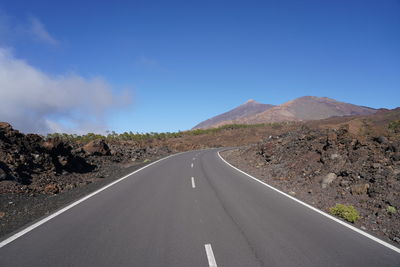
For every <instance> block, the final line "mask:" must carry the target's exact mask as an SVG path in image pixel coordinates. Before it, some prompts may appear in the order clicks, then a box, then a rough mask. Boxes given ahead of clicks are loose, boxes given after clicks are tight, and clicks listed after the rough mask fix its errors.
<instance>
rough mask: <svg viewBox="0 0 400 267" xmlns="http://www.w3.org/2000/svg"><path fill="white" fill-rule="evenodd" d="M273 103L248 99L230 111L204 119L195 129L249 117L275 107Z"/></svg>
mask: <svg viewBox="0 0 400 267" xmlns="http://www.w3.org/2000/svg"><path fill="white" fill-rule="evenodd" d="M273 107H274V106H273V105H269V104H261V103H259V102H257V101H254V100H252V99H250V100H248V101H246V102H245V103H244V104H242V105H240V106H238V107H236V108H234V109H232V110H230V111H228V112H225V113H222V114H220V115H218V116H215V117H212V118H210V119H208V120H206V121H203V122H201V123H199V124H197V125H196V126H195V127H193V129H206V128H213V127H217V126H220V125H222V124H226V123H224V122H226V121H232V120H237V119H240V118H243V117H249V116H252V115H255V114H257V113H261V112H264V111H266V110H268V109H270V108H273Z"/></svg>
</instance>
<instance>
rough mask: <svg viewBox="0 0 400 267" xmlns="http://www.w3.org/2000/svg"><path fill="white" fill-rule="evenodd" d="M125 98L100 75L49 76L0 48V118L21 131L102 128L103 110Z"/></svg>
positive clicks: (97, 130)
mask: <svg viewBox="0 0 400 267" xmlns="http://www.w3.org/2000/svg"><path fill="white" fill-rule="evenodd" d="M126 100H127V101H130V97H129V96H126V95H125V96H124V97H122V96H116V95H115V94H113V92H112V90H111V87H110V85H109V84H107V82H106V81H104V80H103V79H102V78H99V77H97V78H92V79H87V78H83V77H81V76H78V75H76V74H67V75H59V76H51V75H48V74H46V73H44V72H43V71H40V70H38V69H36V68H34V67H33V66H31V65H29V64H28V63H27V62H25V61H23V60H21V59H17V58H15V57H14V56H13V55H12V54H11V52H10V51H9V50H7V49H3V48H0V121H6V122H10V123H11V124H12V125H13V126H14V127H15V128H16V129H19V130H21V131H23V132H35V133H48V132H56V131H57V132H60V131H63V132H77V133H83V132H88V131H94V132H101V131H105V130H106V125H105V123H104V114H105V112H106V111H107V110H109V109H111V108H115V107H117V106H119V105H121V104H126V103H127V102H126Z"/></svg>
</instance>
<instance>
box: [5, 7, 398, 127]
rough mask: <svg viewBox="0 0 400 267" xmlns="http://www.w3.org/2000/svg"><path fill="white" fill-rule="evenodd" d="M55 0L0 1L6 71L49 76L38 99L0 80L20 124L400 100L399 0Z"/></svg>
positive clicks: (99, 122) (389, 104)
mask: <svg viewBox="0 0 400 267" xmlns="http://www.w3.org/2000/svg"><path fill="white" fill-rule="evenodd" d="M63 2H64V3H61V1H18V0H13V1H4V0H3V1H2V2H1V3H0V48H2V49H3V50H4V51H5V52H4V54H5V55H4V57H3V63H4V62H5V63H4V64H3V72H5V71H7V70H8V69H11V68H12V69H13V70H15V69H18V71H15V73H16V74H15V76H16V77H19V76H22V75H19V73H20V72H21V73H27V72H26V71H25V72H24V71H19V68H17V67H16V66H19V67H20V69H23V70H26V69H29V73H30V72H34V73H35V75H33V76H35V77H36V78H35V79H34V82H32V81H31V80H26V81H25V82H24V83H23V82H22V81H21V88H22V87H23V88H27V89H24V90H30V89H29V88H28V87H29V86H30V84H32V83H34V84H37V86H35V87H34V88H33V89H32V90H31V92H32V94H33V93H35V92H36V90H38V91H40V90H42V89H41V86H42V85H43V84H46V85H47V86H50V87H51V86H52V85H54V84H55V85H56V86H55V87H54V88H56V89H54V88H53V87H52V88H48V89H46V90H45V91H44V92H42V91H40V95H41V96H43V97H40V98H39V99H37V100H35V99H32V101H38V103H37V105H34V104H32V103H30V101H29V99H31V98H32V97H31V96H29V98H28V95H27V94H25V93H24V94H23V95H24V97H25V98H26V99H25V100H24V102H23V103H21V101H22V100H21V99H22V98H21V97H19V96H15V95H14V96H12V97H11V96H10V93H9V92H11V91H14V92H16V91H18V90H17V89H15V88H14V87H15V86H14V87H13V86H11V85H10V83H11V82H8V83H5V84H6V86H4V85H3V86H2V88H0V92H1V91H3V93H4V94H3V101H7V103H8V104H9V106H10V107H9V108H8V109H7V110H5V109H3V110H1V109H0V116H2V117H3V118H4V119H3V120H5V119H8V120H10V121H11V122H12V123H14V124H16V125H17V126H19V125H20V127H24V125H27V123H28V122H27V119H26V118H27V117H29V118H30V119H29V121H35V122H36V124H35V125H33V126H31V127H30V128H29V129H26V131H38V132H40V131H45V130H49V129H51V130H54V129H60V130H67V131H71V130H72V131H73V130H76V128H80V130H81V131H83V132H84V131H89V130H93V131H96V130H97V131H102V130H104V129H105V128H107V129H110V130H116V131H117V132H123V131H129V130H132V131H138V132H148V131H177V130H186V129H190V128H191V127H193V126H194V125H196V124H197V123H198V122H200V121H202V120H204V119H207V118H209V117H211V116H214V115H217V114H219V113H222V112H225V111H227V110H228V109H231V108H233V107H235V106H237V105H239V104H241V103H243V102H245V101H246V100H248V99H250V98H251V99H255V100H257V101H259V102H263V103H269V104H281V103H283V102H286V101H288V100H291V99H294V98H296V97H300V96H304V95H315V96H327V97H331V98H334V99H337V100H339V101H344V102H350V103H354V104H359V105H365V106H371V107H375V108H378V107H386V108H394V107H397V106H400V101H399V99H400V1H397V0H360V1H355V0H335V1H320V0H315V1H311V0H292V1H286V0H279V1H278V0H276V1H107V3H106V1H63ZM20 61H23V64H22V63H21V64H14V63H15V62H20ZM24 64H25V65H24ZM0 71H1V70H0ZM0 74H1V73H0ZM27 76H29V75H27ZM1 77H5V76H4V75H3V76H0V85H2V84H1V79H2V78H1ZM8 77H9V76H8ZM42 79H43V80H45V82H43V81H42ZM65 84H67V85H65ZM7 86H9V87H7ZM96 86H99V87H100V88H102V89H100V91H101V92H99V93H98V91H97V89H96V88H97V87H96ZM13 88H14V89H13ZM85 88H90V89H85ZM6 90H7V91H8V93H5V91H6ZM21 90H22V89H21ZM57 90H58V91H57ZM62 90H65V91H66V92H71V93H68V94H65V95H61V96H58V98H55V99H53V98H51V97H49V95H58V92H59V91H62ZM84 91H85V92H84ZM80 92H82V94H80ZM4 95H5V96H4ZM69 97H70V98H72V99H69ZM82 98H83V99H84V101H81V100H78V99H82ZM4 99H6V100H4ZM10 99H14V100H15V99H16V100H15V101H16V102H15V105H14V106H19V107H21V106H24V107H25V106H26V108H25V109H23V111H18V112H19V113H18V114H19V115H18V116H17V115H15V116H11V115H9V113H10V112H9V110H10V109H12V108H11V104H13V103H14V102H12V101H11V100H10ZM44 99H46V101H47V102H46V101H45V100H44ZM62 99H65V103H64V101H63V100H62ZM75 99H76V101H74V100H75ZM109 99H112V100H110V101H108V100H109ZM52 101H59V102H63V104H62V105H61V104H60V105H58V104H57V105H55V104H54V103H53V102H52ZM43 107H46V108H43ZM93 109H96V111H95V112H93V111H92V110H93ZM28 115H29V116H28ZM30 116H31V117H30ZM35 116H36V117H35ZM21 117H23V118H24V119H25V120H22V119H21ZM0 120H2V119H1V118H0ZM39 122H43V123H42V124H40V123H39ZM44 125H47V126H44ZM49 125H52V126H51V127H50V126H49ZM43 127H45V128H43ZM46 127H47V128H46Z"/></svg>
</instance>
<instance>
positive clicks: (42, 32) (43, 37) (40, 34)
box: [29, 17, 57, 45]
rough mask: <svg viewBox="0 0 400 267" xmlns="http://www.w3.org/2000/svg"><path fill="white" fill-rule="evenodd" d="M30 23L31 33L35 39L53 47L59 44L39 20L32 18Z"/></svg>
mask: <svg viewBox="0 0 400 267" xmlns="http://www.w3.org/2000/svg"><path fill="white" fill-rule="evenodd" d="M29 23H30V25H29V32H30V33H31V34H32V35H33V37H34V38H35V39H37V40H39V41H42V42H45V43H48V44H51V45H55V44H57V40H56V39H54V38H53V37H52V36H51V35H50V33H49V32H48V31H47V30H46V28H45V26H44V25H43V23H42V22H41V21H40V20H39V19H38V18H35V17H30V18H29Z"/></svg>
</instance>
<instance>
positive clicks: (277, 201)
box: [0, 150, 400, 267]
mask: <svg viewBox="0 0 400 267" xmlns="http://www.w3.org/2000/svg"><path fill="white" fill-rule="evenodd" d="M192 177H193V179H192ZM3 244H4V243H3ZM216 265H217V266H219V267H221V266H228V267H235V266H239V267H245V266H400V254H399V253H398V252H396V251H394V250H392V249H389V248H387V247H385V246H383V245H382V244H379V243H377V242H375V241H374V240H371V239H369V238H367V237H365V236H363V235H361V234H359V233H357V232H355V231H353V230H351V229H349V228H346V227H344V226H343V225H340V224H339V223H337V222H335V221H333V220H331V219H329V218H327V217H325V216H322V215H321V214H319V213H317V212H315V211H313V210H311V209H309V208H307V207H305V206H303V205H301V204H299V203H297V202H295V201H293V200H292V199H290V198H288V197H286V196H284V195H282V194H280V193H278V192H276V191H274V190H272V189H270V188H268V187H266V186H263V185H262V184H260V183H258V182H257V181H255V180H252V179H250V178H249V177H247V176H245V175H244V174H242V173H240V172H238V171H237V170H235V169H233V168H231V167H230V166H228V165H227V164H225V163H224V162H223V161H222V160H221V159H220V158H219V156H218V155H217V150H203V151H192V152H187V153H182V154H178V155H175V156H172V157H169V158H167V159H165V160H162V161H159V162H157V163H155V164H153V165H151V166H149V167H147V168H145V169H143V170H141V171H139V172H137V173H135V174H133V175H131V176H129V177H128V178H126V179H124V180H122V181H120V182H118V183H116V184H114V185H113V186H111V187H109V188H107V189H105V190H103V191H102V192H100V193H98V194H96V195H94V196H92V197H90V198H88V199H87V200H85V201H83V202H81V203H79V204H78V205H76V206H74V207H72V208H70V209H68V210H67V211H65V212H63V213H61V214H60V215H58V216H56V217H54V218H52V219H51V220H49V221H47V222H46V223H44V224H41V225H40V226H38V227H36V228H34V229H33V230H32V231H30V232H28V233H26V234H25V235H23V236H21V237H19V238H18V239H16V240H14V241H13V242H10V243H8V244H6V245H5V246H3V247H2V248H0V266H141V267H144V266H216Z"/></svg>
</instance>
